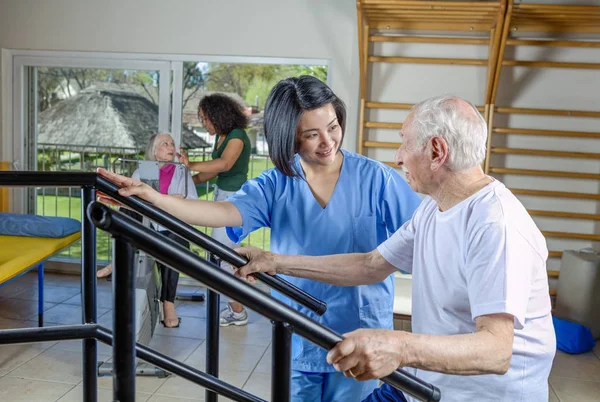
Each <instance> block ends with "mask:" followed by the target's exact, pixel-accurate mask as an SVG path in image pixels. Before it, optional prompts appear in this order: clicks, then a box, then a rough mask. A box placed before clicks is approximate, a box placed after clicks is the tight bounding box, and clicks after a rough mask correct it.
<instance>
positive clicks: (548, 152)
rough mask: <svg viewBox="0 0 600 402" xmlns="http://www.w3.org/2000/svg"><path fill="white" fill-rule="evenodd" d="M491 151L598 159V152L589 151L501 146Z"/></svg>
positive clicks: (599, 154)
mask: <svg viewBox="0 0 600 402" xmlns="http://www.w3.org/2000/svg"><path fill="white" fill-rule="evenodd" d="M491 151H492V153H495V154H508V155H531V156H552V157H562V158H579V159H600V153H591V152H570V151H551V150H546V149H526V148H501V147H492V148H491Z"/></svg>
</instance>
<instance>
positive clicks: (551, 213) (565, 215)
mask: <svg viewBox="0 0 600 402" xmlns="http://www.w3.org/2000/svg"><path fill="white" fill-rule="evenodd" d="M527 212H529V215H531V216H544V217H550V218H568V219H586V220H594V221H599V220H600V214H582V213H579V212H564V211H560V212H559V211H542V210H538V209H528V210H527Z"/></svg>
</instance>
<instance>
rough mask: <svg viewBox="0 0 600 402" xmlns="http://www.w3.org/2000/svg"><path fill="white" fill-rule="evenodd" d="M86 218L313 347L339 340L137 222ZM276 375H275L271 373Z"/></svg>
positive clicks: (397, 374)
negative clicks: (281, 325)
mask: <svg viewBox="0 0 600 402" xmlns="http://www.w3.org/2000/svg"><path fill="white" fill-rule="evenodd" d="M88 217H89V218H90V220H91V221H92V222H93V223H94V224H95V225H96V226H97V227H98V228H100V229H102V230H105V231H107V232H109V233H111V234H112V235H113V236H118V237H123V238H125V239H127V241H128V242H129V243H130V244H132V245H133V246H135V247H137V248H139V249H141V250H143V251H145V252H146V253H148V254H150V255H152V256H153V257H154V258H156V259H158V260H159V261H161V262H163V263H164V264H166V265H168V266H170V267H172V268H173V269H176V270H178V271H180V272H182V273H184V274H186V275H188V276H190V277H192V278H194V279H196V280H198V281H201V282H202V283H204V284H205V285H206V286H208V287H210V288H211V289H214V290H216V291H217V292H219V293H222V294H225V295H227V296H229V297H232V298H235V300H237V301H239V302H240V303H242V304H244V305H246V306H248V307H249V308H251V309H253V310H255V311H258V312H259V313H261V314H262V315H264V316H266V317H268V318H270V319H271V320H274V321H276V322H283V323H288V324H290V325H291V326H292V328H293V329H294V331H295V332H297V333H298V334H299V335H301V336H303V337H304V338H306V339H308V340H310V341H311V342H313V343H314V344H316V345H318V346H320V347H322V348H324V349H326V350H329V349H331V348H333V347H334V346H335V345H336V344H337V343H339V342H341V341H342V340H343V337H342V336H341V335H340V334H338V333H337V332H335V331H333V330H331V329H330V328H327V327H325V326H323V325H322V324H320V323H318V322H316V321H314V320H312V319H310V318H309V317H307V316H305V315H303V314H301V313H299V312H298V311H296V310H294V309H292V308H291V307H289V306H288V305H286V304H284V303H282V302H280V301H279V300H276V299H274V298H273V297H271V296H270V295H267V294H264V293H262V292H257V291H256V289H254V288H253V287H252V286H250V285H249V284H248V283H245V282H244V281H241V280H239V279H237V278H235V277H233V276H232V275H229V274H227V273H226V272H223V271H222V270H220V269H218V267H217V266H215V265H214V264H212V263H210V262H208V261H206V260H204V259H202V258H201V257H199V256H197V255H195V254H193V253H192V252H191V251H189V250H187V249H186V248H184V247H183V246H181V245H179V244H178V243H177V242H175V241H174V240H172V239H169V238H168V237H166V236H164V235H161V234H160V233H157V232H156V231H154V230H151V229H149V228H147V227H145V226H143V225H141V224H140V223H139V222H137V221H135V220H133V219H131V218H129V217H127V216H125V215H123V214H121V213H119V212H117V211H114V210H111V209H110V208H108V207H107V206H105V205H103V204H100V203H98V202H95V203H92V204H91V205H90V206H89V207H88ZM274 374H277V373H274ZM382 380H383V381H384V382H386V383H388V384H390V385H392V386H394V387H396V388H398V389H400V390H402V391H403V392H405V393H407V394H409V395H411V396H413V397H415V398H417V399H419V400H423V401H438V400H439V399H440V396H441V394H440V391H439V389H438V388H436V387H435V386H433V385H432V384H429V383H427V382H425V381H423V380H421V379H419V378H418V377H415V376H413V375H412V374H410V373H408V372H406V371H404V370H400V369H399V370H396V371H394V372H393V373H392V374H390V375H389V376H387V377H385V378H382Z"/></svg>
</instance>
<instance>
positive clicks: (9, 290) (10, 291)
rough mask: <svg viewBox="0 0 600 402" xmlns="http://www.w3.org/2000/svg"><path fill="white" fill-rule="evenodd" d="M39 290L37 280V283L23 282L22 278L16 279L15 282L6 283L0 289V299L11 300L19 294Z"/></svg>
mask: <svg viewBox="0 0 600 402" xmlns="http://www.w3.org/2000/svg"><path fill="white" fill-rule="evenodd" d="M37 288H38V284H37V278H36V279H35V281H28V280H23V279H22V277H21V278H18V279H16V280H15V281H14V282H9V283H4V284H2V286H1V287H0V298H2V299H5V298H11V297H15V296H16V295H18V294H19V293H23V292H33V291H34V290H36V289H37Z"/></svg>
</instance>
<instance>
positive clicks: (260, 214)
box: [226, 169, 275, 243]
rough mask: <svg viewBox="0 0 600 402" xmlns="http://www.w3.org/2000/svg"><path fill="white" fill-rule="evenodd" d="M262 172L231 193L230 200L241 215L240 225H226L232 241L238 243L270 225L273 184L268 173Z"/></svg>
mask: <svg viewBox="0 0 600 402" xmlns="http://www.w3.org/2000/svg"><path fill="white" fill-rule="evenodd" d="M272 171H273V169H271V170H269V171H267V172H263V173H262V174H261V175H260V176H258V177H257V178H255V179H252V180H248V181H247V182H246V183H244V185H243V186H242V188H241V189H240V190H239V191H237V192H236V193H234V194H233V195H231V196H230V197H229V198H228V199H227V201H228V202H231V203H232V204H233V205H235V207H236V208H237V209H238V211H239V212H240V215H241V216H242V226H238V227H228V228H227V229H226V230H227V235H228V236H229V238H230V239H231V240H232V241H233V242H234V243H239V242H240V241H242V240H243V239H244V238H245V237H246V236H248V234H250V233H251V232H253V231H255V230H256V229H260V228H262V227H271V208H272V206H273V199H274V192H275V186H274V184H273V181H272V178H271V177H270V175H269V173H270V172H272Z"/></svg>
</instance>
